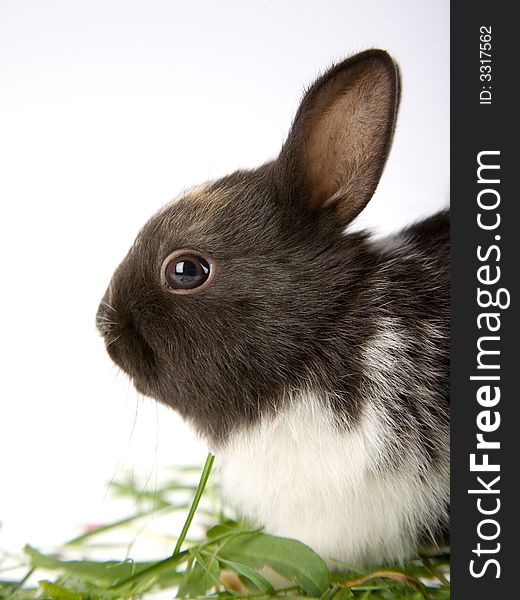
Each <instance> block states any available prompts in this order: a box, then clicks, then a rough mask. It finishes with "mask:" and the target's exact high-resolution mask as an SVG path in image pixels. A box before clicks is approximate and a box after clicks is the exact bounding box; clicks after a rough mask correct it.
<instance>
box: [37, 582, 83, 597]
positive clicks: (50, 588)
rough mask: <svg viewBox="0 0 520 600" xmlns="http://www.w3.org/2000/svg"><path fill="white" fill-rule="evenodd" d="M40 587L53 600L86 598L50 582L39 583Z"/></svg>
mask: <svg viewBox="0 0 520 600" xmlns="http://www.w3.org/2000/svg"><path fill="white" fill-rule="evenodd" d="M38 585H39V586H40V587H41V588H42V590H43V591H44V592H45V594H46V595H47V596H49V598H52V600H83V598H84V597H83V594H78V593H76V592H73V591H71V590H68V589H67V588H65V587H63V586H61V585H58V584H57V583H51V582H50V581H38Z"/></svg>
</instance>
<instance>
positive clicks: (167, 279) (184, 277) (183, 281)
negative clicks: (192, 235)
mask: <svg viewBox="0 0 520 600" xmlns="http://www.w3.org/2000/svg"><path fill="white" fill-rule="evenodd" d="M211 272H212V265H211V261H210V260H208V259H207V258H205V257H204V256H202V255H200V254H198V253H196V254H195V253H194V251H189V250H177V251H176V252H173V253H172V254H170V256H168V258H166V260H165V261H164V263H163V266H162V269H161V279H162V282H163V284H164V286H165V287H167V288H168V289H169V290H171V291H172V292H178V293H184V294H188V293H192V292H194V291H199V290H200V289H201V288H202V287H203V286H204V287H205V285H204V284H206V283H208V282H209V280H210V275H211Z"/></svg>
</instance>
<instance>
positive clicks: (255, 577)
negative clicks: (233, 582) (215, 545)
mask: <svg viewBox="0 0 520 600" xmlns="http://www.w3.org/2000/svg"><path fill="white" fill-rule="evenodd" d="M220 563H221V564H222V565H224V566H225V567H227V568H228V569H231V570H232V571H234V572H235V573H236V574H237V575H240V576H241V577H244V578H245V579H247V580H248V581H250V582H251V583H252V584H253V585H254V586H255V587H256V588H257V589H259V590H260V591H262V592H267V593H269V594H272V593H274V587H273V586H272V584H271V582H270V581H269V580H267V579H266V578H265V577H264V576H263V575H260V573H257V572H256V571H255V570H254V569H252V568H251V567H248V566H247V565H244V564H242V563H237V562H234V561H232V560H225V559H223V558H221V559H220Z"/></svg>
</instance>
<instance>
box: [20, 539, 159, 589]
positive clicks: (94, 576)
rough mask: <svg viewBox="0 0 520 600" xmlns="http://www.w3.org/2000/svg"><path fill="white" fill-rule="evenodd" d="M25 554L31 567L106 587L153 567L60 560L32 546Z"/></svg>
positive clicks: (143, 564) (129, 563) (110, 562)
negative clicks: (57, 572)
mask: <svg viewBox="0 0 520 600" xmlns="http://www.w3.org/2000/svg"><path fill="white" fill-rule="evenodd" d="M25 553H26V554H27V555H28V556H29V558H30V561H31V566H32V567H34V568H37V567H38V568H42V569H47V570H50V571H59V572H60V573H64V574H66V575H69V576H74V577H79V578H82V579H84V580H85V581H89V582H91V583H94V584H97V585H100V586H105V585H113V584H116V583H118V582H119V581H120V580H122V579H126V578H127V577H130V576H131V575H134V574H135V573H138V572H140V571H142V570H144V569H146V568H148V567H150V566H151V565H153V564H155V563H153V562H142V563H135V562H117V561H107V562H95V561H90V560H69V561H65V560H59V559H58V558H55V557H53V556H48V555H45V554H42V553H41V552H38V551H37V550H35V549H34V548H31V546H26V547H25Z"/></svg>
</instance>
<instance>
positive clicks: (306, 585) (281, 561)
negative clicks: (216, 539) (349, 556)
mask: <svg viewBox="0 0 520 600" xmlns="http://www.w3.org/2000/svg"><path fill="white" fill-rule="evenodd" d="M219 558H222V559H225V560H231V561H233V562H237V563H241V564H246V565H248V566H250V567H252V568H254V569H260V568H262V567H265V566H269V567H271V568H272V569H273V571H276V573H278V574H279V575H281V576H282V577H285V578H286V579H288V580H289V581H291V582H293V583H296V584H297V585H299V586H300V587H301V588H302V589H303V590H304V591H305V592H306V593H307V594H309V595H311V596H321V595H322V594H323V593H324V592H325V590H327V588H328V587H329V585H330V575H329V571H328V569H327V566H326V565H325V562H324V561H323V559H321V558H320V557H319V556H318V555H317V554H316V552H314V550H311V549H310V548H309V547H308V546H306V545H305V544H302V543H301V542H298V541H296V540H291V539H287V538H281V537H276V536H272V535H267V534H265V533H252V534H244V535H240V536H237V537H236V538H233V539H231V540H230V541H229V542H228V543H226V544H225V545H224V546H223V547H222V548H221V550H220V552H219Z"/></svg>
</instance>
